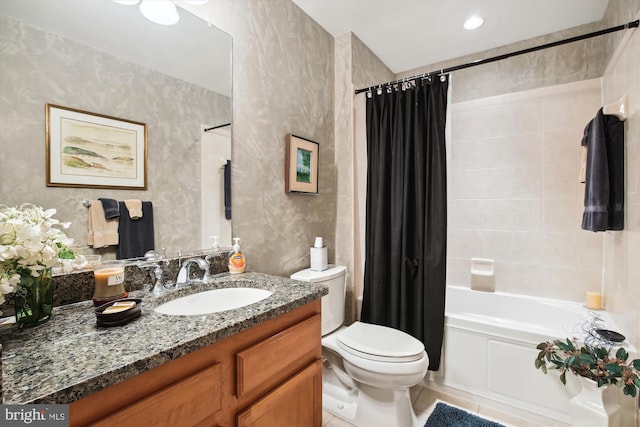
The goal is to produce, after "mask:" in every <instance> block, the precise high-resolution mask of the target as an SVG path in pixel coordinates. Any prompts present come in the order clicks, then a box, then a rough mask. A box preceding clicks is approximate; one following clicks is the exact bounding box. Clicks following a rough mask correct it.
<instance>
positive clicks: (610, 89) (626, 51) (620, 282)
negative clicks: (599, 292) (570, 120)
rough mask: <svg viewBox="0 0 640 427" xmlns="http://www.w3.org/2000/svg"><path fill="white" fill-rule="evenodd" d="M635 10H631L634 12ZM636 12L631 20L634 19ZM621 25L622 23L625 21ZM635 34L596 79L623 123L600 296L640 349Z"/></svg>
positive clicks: (639, 91) (639, 112) (639, 99)
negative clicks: (619, 221) (618, 225)
mask: <svg viewBox="0 0 640 427" xmlns="http://www.w3.org/2000/svg"><path fill="white" fill-rule="evenodd" d="M637 10H638V7H636V11H637ZM639 17H640V14H636V15H635V17H634V19H638V18H639ZM625 22H626V21H625ZM639 57H640V35H639V34H638V32H637V31H630V32H625V34H624V36H622V38H621V41H620V44H619V46H618V48H617V49H616V50H615V52H614V53H613V55H612V59H611V62H610V63H609V65H608V67H607V69H606V71H605V73H604V76H603V78H602V101H603V103H605V104H606V103H609V102H613V101H616V100H618V99H619V98H621V97H622V96H623V95H627V97H628V100H629V101H628V104H627V106H628V118H627V120H626V121H625V156H626V159H625V174H626V179H625V196H626V197H625V201H624V202H625V229H624V231H614V232H607V233H606V234H605V235H604V242H605V253H604V273H605V274H604V294H605V300H606V303H605V304H606V308H607V311H609V312H610V313H612V316H613V317H614V319H615V320H616V322H617V323H618V325H619V326H620V328H621V329H622V331H623V333H624V334H625V335H626V336H627V337H633V338H632V340H631V341H632V343H633V344H635V345H636V347H638V346H639V345H640V263H638V259H640V253H639V250H640V224H639V223H638V211H639V205H638V202H639V196H638V188H639V185H638V179H639V176H638V175H639V172H638V171H639V169H640V153H639V150H638V142H639V138H640V136H639V135H640V82H639V80H640V79H639V78H638V73H639V72H638V70H639V69H640V68H639V67H640V60H639V59H638V58H639Z"/></svg>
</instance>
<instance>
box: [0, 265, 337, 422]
mask: <svg viewBox="0 0 640 427" xmlns="http://www.w3.org/2000/svg"><path fill="white" fill-rule="evenodd" d="M228 287H253V288H261V289H266V290H268V291H270V292H272V295H271V296H269V297H268V298H266V299H263V300H261V301H259V302H257V303H254V304H251V305H248V306H245V307H241V308H237V309H233V310H228V311H223V312H218V313H211V314H206V315H194V316H176V315H166V314H161V313H158V312H156V311H154V309H155V308H156V307H157V306H158V305H159V304H161V303H162V302H163V301H165V300H167V299H168V298H171V296H170V295H163V296H161V297H154V296H153V294H152V293H151V292H149V291H148V290H138V291H134V292H131V293H130V296H132V297H135V298H141V299H142V316H141V317H139V318H137V319H135V320H133V321H131V322H130V323H127V324H126V325H123V326H118V327H111V328H102V327H97V326H96V316H95V314H94V307H93V305H92V303H91V301H83V302H78V303H74V304H69V305H64V306H60V307H56V308H55V309H54V317H53V318H52V319H51V320H50V321H49V322H47V323H45V324H43V325H41V326H39V327H36V328H33V329H30V330H24V331H18V330H17V329H16V328H6V327H4V328H3V329H2V330H1V331H0V342H2V345H3V352H2V375H3V403H5V404H9V403H12V404H13V403H18V404H27V403H41V404H46V403H51V404H53V403H58V404H69V405H70V406H69V411H70V425H71V426H82V425H98V426H113V425H119V426H126V425H132V426H134V425H171V426H176V425H181V426H182V425H198V426H205V425H206V426H239V427H243V426H274V425H278V426H303V425H304V426H320V425H321V424H322V364H321V363H322V362H321V360H322V357H321V352H322V351H321V341H320V340H321V326H320V298H321V297H322V296H323V295H325V294H326V293H327V289H326V288H325V287H324V286H322V285H316V284H313V283H302V282H297V281H293V280H290V279H287V278H282V277H276V276H270V275H265V274H260V273H244V274H239V275H229V274H228V273H222V274H218V275H215V276H213V277H212V279H211V280H210V281H209V282H208V283H206V284H199V285H193V289H188V288H187V289H183V290H181V291H180V292H181V293H185V292H201V291H204V290H210V289H219V288H228Z"/></svg>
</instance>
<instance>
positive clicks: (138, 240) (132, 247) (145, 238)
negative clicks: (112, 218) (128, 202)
mask: <svg viewBox="0 0 640 427" xmlns="http://www.w3.org/2000/svg"><path fill="white" fill-rule="evenodd" d="M118 235H119V240H120V243H119V244H118V248H117V250H116V258H117V259H127V258H139V257H142V256H144V254H145V253H146V252H147V251H150V250H152V249H154V248H155V242H154V230H153V206H152V204H151V202H142V218H140V219H136V220H133V219H131V217H130V216H129V210H128V209H127V207H126V206H125V204H124V203H120V225H119V227H118Z"/></svg>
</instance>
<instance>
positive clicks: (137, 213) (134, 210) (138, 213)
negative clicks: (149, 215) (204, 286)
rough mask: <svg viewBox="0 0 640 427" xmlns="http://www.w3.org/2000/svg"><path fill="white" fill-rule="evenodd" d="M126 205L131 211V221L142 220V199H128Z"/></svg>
mask: <svg viewBox="0 0 640 427" xmlns="http://www.w3.org/2000/svg"><path fill="white" fill-rule="evenodd" d="M124 205H125V206H126V207H127V209H128V210H129V217H130V218H131V219H140V218H142V201H141V200H140V199H127V200H125V201H124Z"/></svg>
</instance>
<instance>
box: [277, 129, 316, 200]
mask: <svg viewBox="0 0 640 427" xmlns="http://www.w3.org/2000/svg"><path fill="white" fill-rule="evenodd" d="M318 150H319V144H318V143H317V142H313V141H311V140H308V139H305V138H302V137H299V136H296V135H293V134H290V133H289V134H287V137H286V155H285V182H284V191H285V192H287V193H306V194H318V154H319V152H318Z"/></svg>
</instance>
